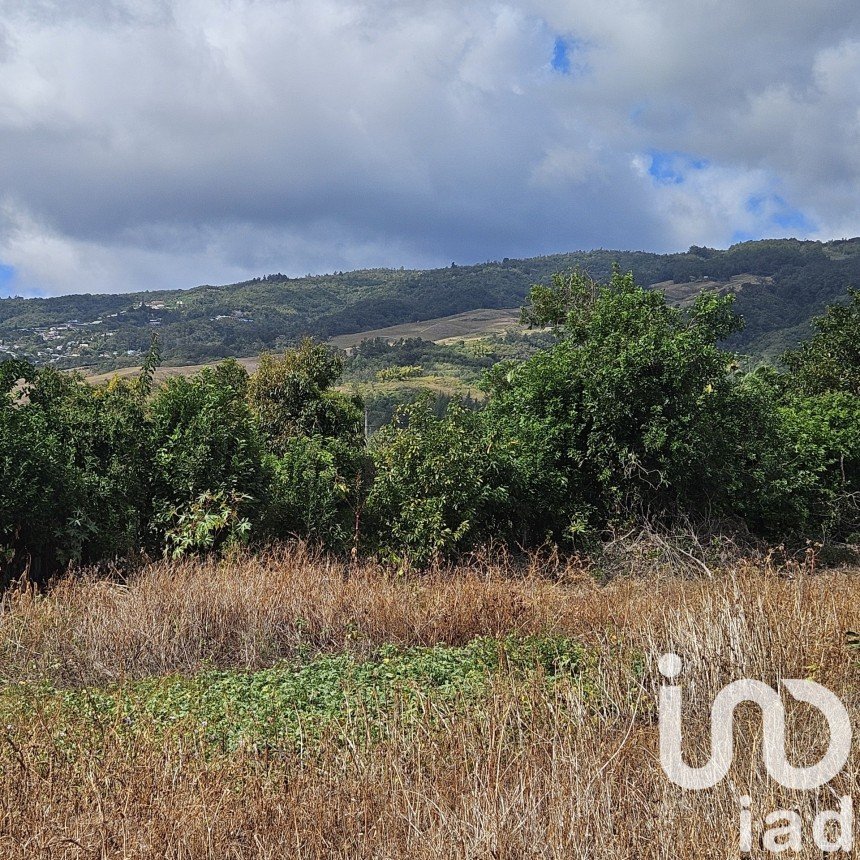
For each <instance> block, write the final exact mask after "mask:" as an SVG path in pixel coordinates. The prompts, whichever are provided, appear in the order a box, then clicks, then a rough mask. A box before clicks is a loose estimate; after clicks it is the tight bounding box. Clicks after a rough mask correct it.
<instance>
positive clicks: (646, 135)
mask: <svg viewBox="0 0 860 860" xmlns="http://www.w3.org/2000/svg"><path fill="white" fill-rule="evenodd" d="M858 75H860V9H858V8H857V7H856V4H855V3H854V0H827V2H825V0H809V2H807V3H805V4H785V3H784V2H781V0H762V2H760V3H757V4H748V3H743V2H740V0H724V2H721V3H717V2H715V0H700V2H699V3H696V4H692V5H691V4H689V3H688V2H681V0H604V2H601V3H597V2H596V0H587V2H584V3H580V4H575V5H574V4H570V3H569V2H567V0H564V2H562V0H557V2H556V0H533V2H521V3H517V4H513V3H499V2H495V0H494V2H488V0H487V2H483V0H478V2H454V0H440V2H438V3H434V4H432V5H428V4H425V3H417V2H414V0H405V2H404V0H398V2H394V0H362V2H355V0H209V2H203V0H185V2H181V3H180V2H179V0H134V2H132V0H98V2H92V0H91V2H87V3H83V2H75V0H67V2H63V3H59V2H51V0H33V2H29V3H27V4H21V3H17V2H13V0H0V261H2V262H3V264H4V265H6V266H10V267H14V271H15V280H14V285H15V288H16V289H17V290H20V291H22V292H27V293H43V294H46V293H56V292H67V291H96V290H110V291H114V290H130V289H139V288H147V287H148V288H162V287H175V286H191V285H193V284H196V283H202V282H226V281H230V280H235V279H240V278H244V277H249V276H253V275H258V274H264V273H266V272H269V271H283V272H288V273H292V274H304V273H306V272H309V271H331V270H334V269H346V268H352V267H356V266H365V265H366V266H370V265H391V266H399V265H407V266H409V265H421V266H424V265H436V264H445V263H449V262H450V261H451V260H452V259H453V260H457V261H458V262H469V261H477V260H484V259H490V258H500V257H502V256H518V255H529V254H537V253H548V252H552V251H560V250H570V249H574V248H587V247H597V246H601V247H624V248H647V249H653V250H673V249H677V248H679V247H685V246H686V245H687V244H693V243H695V244H710V245H725V244H727V243H728V242H730V241H732V238H733V237H734V236H737V235H740V234H743V235H747V234H748V233H750V234H752V235H776V234H781V233H786V232H791V233H794V234H797V235H810V236H822V237H827V236H830V235H834V236H842V235H854V234H857V233H860V202H858V196H857V194H856V189H857V187H858V181H860V148H858V147H857V146H856V141H857V136H858V131H860V127H858V125H860V93H859V92H858V90H857V87H856V81H857V80H858ZM750 200H761V201H762V202H761V204H760V205H758V206H753V207H752V208H750V206H749V205H748V202H749V201H750Z"/></svg>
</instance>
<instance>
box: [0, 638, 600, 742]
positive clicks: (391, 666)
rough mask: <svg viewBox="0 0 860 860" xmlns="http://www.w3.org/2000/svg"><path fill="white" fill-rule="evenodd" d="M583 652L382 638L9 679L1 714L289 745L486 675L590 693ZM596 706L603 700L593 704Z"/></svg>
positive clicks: (527, 644)
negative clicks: (234, 663) (88, 674)
mask: <svg viewBox="0 0 860 860" xmlns="http://www.w3.org/2000/svg"><path fill="white" fill-rule="evenodd" d="M591 662H592V661H591V659H590V655H589V653H588V651H587V650H586V649H585V648H584V647H583V646H582V645H580V644H579V643H578V642H575V641H574V640H572V639H568V638H565V637H516V636H509V637H506V638H504V639H493V638H489V637H480V638H477V639H474V640H472V641H471V642H469V643H468V644H466V645H462V646H458V647H452V646H448V645H436V646H433V647H429V648H408V649H403V650H401V649H399V648H397V647H396V646H393V645H387V646H384V647H383V648H381V649H380V651H379V652H378V653H377V654H374V655H372V657H370V658H369V659H365V660H356V659H355V658H354V657H353V656H351V655H348V654H337V655H327V656H322V657H317V658H315V659H313V660H311V661H309V662H307V663H305V664H294V665H290V664H283V665H280V666H276V667H274V668H272V669H265V670H262V671H258V672H253V673H249V672H235V671H227V672H204V673H200V674H197V675H194V676H192V677H190V678H181V677H167V678H155V679H147V680H144V681H136V682H132V683H127V684H124V685H122V686H117V687H113V688H108V689H105V690H90V689H88V690H67V691H59V690H53V689H51V688H37V687H28V686H21V685H14V686H12V687H11V688H9V689H8V690H6V691H0V716H2V717H3V720H4V723H6V722H9V721H17V719H19V718H20V717H21V715H22V714H24V713H26V714H27V715H28V716H29V715H31V714H32V713H33V712H34V711H35V712H41V713H44V712H45V711H46V710H49V709H50V710H52V711H54V713H55V717H56V724H58V725H59V726H61V727H62V728H61V732H60V734H59V735H58V737H57V744H58V746H59V747H60V748H62V746H63V744H64V743H67V742H68V739H69V735H71V734H73V733H74V732H72V731H69V728H70V727H71V726H72V725H74V726H75V727H76V730H77V731H78V732H80V731H82V730H85V729H84V727H85V726H86V725H92V726H100V725H103V724H104V722H105V721H106V720H107V721H109V722H110V725H111V726H112V727H114V728H115V730H116V731H120V732H123V733H126V734H127V735H128V736H129V737H133V736H134V734H135V732H137V731H150V732H151V731H152V730H153V729H155V731H157V732H159V733H164V732H166V731H168V730H175V729H177V728H179V729H180V730H182V729H184V730H186V731H189V732H190V733H191V734H192V736H195V737H197V738H199V739H200V740H201V741H203V742H204V743H205V744H206V745H217V746H219V747H221V748H227V749H235V748H236V747H238V746H241V745H246V744H256V745H260V746H265V747H268V748H272V747H274V748H276V749H282V750H284V751H292V750H295V749H300V748H302V747H303V746H304V745H305V744H306V743H307V742H308V741H309V740H311V739H313V738H316V737H319V735H320V733H321V732H323V731H326V730H335V731H336V730H338V729H340V730H341V731H346V732H347V733H348V736H349V737H350V739H351V740H352V741H353V742H355V741H356V740H358V741H359V742H360V741H361V739H362V738H379V737H380V736H384V733H385V730H386V729H385V727H386V725H390V723H391V719H392V717H393V716H394V715H397V718H398V719H400V720H403V721H405V722H406V723H407V724H408V723H414V722H417V721H419V720H426V719H427V718H428V709H427V707H426V706H427V704H428V702H431V703H433V704H435V705H437V706H444V705H445V704H450V705H453V706H454V707H457V708H463V707H480V706H481V703H482V702H483V701H485V699H486V697H487V696H488V695H489V694H490V693H491V691H492V688H493V683H494V681H495V682H498V679H499V678H500V677H503V678H504V680H505V681H506V682H507V683H510V684H521V685H524V686H525V685H528V686H533V685H535V684H541V685H545V686H546V687H549V688H552V687H553V686H556V685H562V684H565V683H567V684H573V685H575V687H576V689H578V690H579V691H581V693H582V694H584V696H585V697H586V698H588V697H590V696H593V695H594V693H593V689H594V685H593V681H592V680H591V679H590V677H589V670H590V666H591ZM598 704H599V703H598Z"/></svg>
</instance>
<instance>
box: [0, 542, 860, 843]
mask: <svg viewBox="0 0 860 860" xmlns="http://www.w3.org/2000/svg"><path fill="white" fill-rule="evenodd" d="M858 598H860V577H859V576H858V571H856V570H853V569H849V568H846V569H842V570H835V571H824V572H814V571H813V570H812V569H811V566H810V565H795V566H794V567H791V568H785V567H783V568H781V569H774V568H772V567H771V566H770V565H769V564H767V563H766V561H760V562H756V563H748V564H737V565H734V566H732V567H730V568H727V569H725V570H721V571H719V573H718V574H715V575H714V576H706V575H701V576H698V577H691V576H687V577H678V576H671V575H668V573H660V572H659V570H658V571H652V572H651V573H650V574H649V575H648V576H643V577H635V576H625V577H621V578H618V579H616V580H614V581H612V582H610V583H609V584H606V585H600V584H598V583H597V582H596V581H595V580H594V579H593V578H592V577H591V576H590V575H588V573H587V572H585V571H583V570H582V569H580V568H579V567H577V566H576V565H565V564H561V563H559V562H558V561H557V560H556V561H552V560H549V561H548V560H543V561H540V560H538V559H533V560H532V561H531V562H530V563H529V564H516V565H515V564H512V563H500V564H495V563H493V562H491V561H486V560H480V559H479V560H476V561H475V562H474V563H473V564H471V565H468V566H465V567H461V568H459V569H454V568H451V569H449V568H439V569H436V570H431V571H430V572H429V573H427V574H425V575H422V576H416V575H412V574H409V573H405V574H403V573H400V574H398V572H397V571H393V570H388V569H385V568H381V567H378V566H374V565H371V564H366V565H365V564H356V565H344V564H343V563H342V562H339V561H337V560H335V559H330V558H323V557H318V556H315V555H313V554H310V553H308V552H306V551H304V550H302V549H293V550H281V551H277V552H273V553H271V554H269V555H267V556H264V557H261V558H260V559H256V560H255V559H253V558H250V557H245V556H240V557H236V558H233V559H231V560H226V561H222V562H220V563H218V562H215V561H203V562H184V563H176V564H168V563H157V564H154V565H151V566H148V567H146V568H144V569H142V570H141V571H140V572H138V573H137V574H136V575H135V576H134V577H132V579H130V580H129V581H128V582H126V583H125V584H118V583H109V582H105V581H103V580H98V579H95V578H86V577H85V578H83V579H81V580H77V581H74V580H69V581H67V582H64V583H61V584H60V585H59V586H58V587H57V588H56V589H55V590H54V591H53V592H52V593H51V594H50V595H48V596H38V595H34V594H32V593H27V592H19V593H9V594H7V595H6V597H5V598H4V599H3V609H2V614H0V678H2V679H3V686H2V692H0V711H2V718H0V719H2V723H3V725H4V726H5V728H3V729H2V732H1V733H0V776H2V781H0V856H3V857H10V858H30V857H60V858H66V857H69V858H72V857H75V858H84V857H98V858H102V857H104V858H120V857H122V858H156V857H158V858H163V857H169V858H198V857H207V858H281V857H286V856H297V857H404V858H405V857H410V858H411V857H419V858H439V857H442V858H447V857H451V858H453V857H475V858H484V857H486V858H497V857H505V858H522V857H553V858H555V857H557V858H562V857H606V858H610V857H612V858H617V857H627V858H650V857H655V858H656V857H719V858H728V857H735V856H737V854H738V851H737V822H738V804H737V797H738V796H739V795H740V794H741V793H749V794H750V795H752V797H753V814H754V818H755V820H756V821H758V817H760V816H761V815H763V814H764V813H765V812H766V811H769V810H770V809H774V808H777V807H791V806H794V805H797V807H798V809H800V810H801V811H802V812H803V813H804V814H806V813H808V812H812V811H813V810H814V809H815V808H816V807H817V806H818V805H820V806H821V807H822V808H833V807H834V806H835V803H834V802H833V793H832V792H830V791H829V790H825V789H822V790H821V792H818V793H816V792H812V793H796V794H792V793H791V792H788V791H786V790H784V789H780V788H779V787H778V786H777V785H776V784H775V783H773V782H771V781H769V780H768V778H767V776H766V774H765V772H764V770H763V768H762V766H761V761H760V755H759V754H758V752H757V750H758V744H759V742H760V738H761V721H760V718H759V717H758V716H757V714H756V712H755V709H753V708H742V709H741V710H740V711H739V713H738V720H737V725H736V738H737V750H738V752H737V756H736V760H735V765H734V767H733V769H732V771H731V773H730V778H729V779H728V780H726V781H725V782H723V783H721V784H720V785H719V786H717V787H716V788H714V789H711V790H709V791H705V792H700V793H684V792H681V791H680V790H679V789H677V788H676V787H674V786H672V785H671V784H670V783H669V782H668V781H667V779H666V777H665V776H664V775H663V773H662V770H661V769H660V766H659V762H658V759H657V725H656V716H655V693H656V690H657V687H658V685H659V676H658V675H657V672H656V658H657V656H658V655H659V654H661V653H663V652H665V651H667V650H670V649H672V650H675V651H676V652H677V653H679V654H680V655H682V656H683V658H684V660H685V669H684V673H683V675H682V684H683V686H684V695H685V707H686V711H685V725H684V732H685V745H686V749H687V750H688V752H687V756H688V759H690V758H694V757H695V755H696V752H697V751H698V753H699V754H700V755H701V754H702V752H703V751H704V749H705V748H706V747H707V746H708V744H709V742H710V727H709V724H708V719H709V709H710V703H711V701H712V699H713V696H714V695H715V693H716V692H717V690H718V689H719V688H720V687H721V686H722V685H724V684H725V683H727V682H728V681H730V680H734V679H736V678H739V677H752V678H759V679H761V680H764V681H766V682H767V683H770V684H773V683H775V682H776V681H777V680H778V679H779V678H781V677H802V678H812V679H814V680H817V681H819V682H820V683H823V684H826V685H827V686H828V687H830V688H831V689H832V690H833V691H834V692H836V693H837V694H838V695H839V696H840V697H841V698H842V700H843V702H844V703H845V705H846V707H847V708H848V710H849V713H850V714H851V715H852V718H853V719H855V720H856V718H857V717H858V715H860V695H858V690H860V685H858V681H860V668H858V661H857V658H856V654H855V652H854V651H853V650H852V649H851V647H849V645H848V644H847V643H846V637H845V633H846V631H847V630H856V629H857V627H858V624H860V599H858ZM789 712H790V714H789V716H790V719H789V733H788V737H789V738H790V744H791V749H790V750H789V757H790V758H791V760H792V761H793V762H797V763H804V762H805V761H806V760H809V759H813V758H817V753H818V752H820V750H821V748H822V743H823V741H825V740H826V728H825V727H824V726H823V724H820V723H823V721H820V720H819V719H817V718H815V717H814V716H810V712H809V711H808V710H805V709H804V708H803V706H798V707H796V708H793V709H792V708H789ZM857 760H858V759H857V754H856V753H855V755H854V756H852V759H851V760H850V761H849V765H848V767H847V768H846V770H845V771H844V772H843V773H842V775H841V776H840V777H838V778H837V780H836V781H835V782H834V783H833V784H832V788H833V792H836V793H837V794H840V793H847V794H853V795H854V797H855V799H856V798H860V772H858V770H857V766H856V761H857ZM756 816H758V817H756ZM799 856H809V857H812V856H820V854H818V855H816V854H812V853H809V854H801V855H799Z"/></svg>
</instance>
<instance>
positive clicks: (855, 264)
mask: <svg viewBox="0 0 860 860" xmlns="http://www.w3.org/2000/svg"><path fill="white" fill-rule="evenodd" d="M613 263H617V264H618V265H619V266H620V267H621V268H622V269H623V270H632V271H633V272H634V274H635V276H636V280H637V281H638V282H639V283H643V284H649V285H650V284H660V285H661V287H664V288H667V289H668V292H669V293H670V295H672V294H673V293H674V294H675V295H676V297H677V299H678V300H679V301H684V300H686V299H688V298H689V296H690V293H691V292H695V291H697V290H698V289H701V288H703V287H706V286H709V287H716V288H718V289H722V290H726V289H731V290H733V291H735V292H737V294H738V304H737V308H738V310H739V311H740V312H741V313H742V314H743V315H744V316H745V317H746V319H747V329H746V331H745V332H744V333H743V334H742V335H740V336H739V337H738V338H737V339H736V341H735V343H734V344H733V346H736V347H737V348H739V349H742V350H744V351H746V352H750V353H753V354H760V355H771V356H772V355H776V354H779V352H781V351H782V350H783V349H784V348H786V347H788V346H791V345H793V344H794V343H796V342H797V340H798V339H799V338H800V337H802V336H803V335H805V334H806V333H807V330H808V328H807V327H808V323H809V320H810V318H811V317H812V316H814V315H816V314H818V313H820V312H821V311H822V309H823V308H824V306H825V305H826V304H828V303H830V302H833V301H834V300H835V299H838V298H839V297H840V296H842V295H844V293H845V291H846V289H847V287H849V286H852V285H854V286H858V285H860V238H855V239H850V240H839V241H834V242H827V243H821V242H802V241H798V240H795V239H780V240H763V241H759V242H744V243H741V244H738V245H733V246H732V247H731V248H729V249H728V250H726V251H716V250H713V249H709V248H699V247H696V246H693V247H692V248H690V250H689V251H688V252H686V253H682V254H665V255H660V254H651V253H646V252H638V251H637V252H631V251H609V250H597V251H588V252H577V253H570V254H556V255H552V256H545V257H535V258H531V259H525V260H511V259H507V258H506V259H504V260H502V261H501V262H488V263H481V264H478V265H474V266H455V265H453V264H452V266H451V267H450V268H445V269H433V270H427V271H411V270H403V269H401V270H394V269H367V270H362V271H356V272H346V273H344V272H338V273H336V274H332V275H318V276H308V277H302V278H287V277H286V276H283V275H280V274H276V275H269V276H267V277H265V278H256V279H254V280H251V281H246V282H244V283H240V284H232V285H228V286H221V287H213V286H201V287H196V288H194V289H190V290H167V291H157V292H144V293H126V294H121V295H75V296H63V297H58V298H50V299H19V298H12V299H4V300H2V301H0V357H6V356H8V355H10V354H12V355H18V356H21V357H26V358H29V359H31V360H34V361H37V362H39V363H52V364H56V365H58V366H61V367H74V366H89V367H91V368H94V369H102V370H107V369H110V368H111V367H116V366H122V365H125V364H136V363H139V362H138V361H137V356H139V355H140V354H141V352H142V351H144V350H145V349H146V348H147V346H148V343H149V338H150V333H151V332H153V331H158V332H159V333H160V335H161V341H162V348H163V356H164V359H165V361H166V362H168V363H173V364H182V363H185V364H195V363H203V362H206V361H211V360H213V359H218V358H223V357H226V356H231V355H235V356H249V355H254V354H256V353H259V352H261V351H262V350H266V349H278V348H281V347H284V346H286V345H288V344H290V343H293V342H295V341H296V340H297V339H298V338H299V337H301V336H302V335H304V334H311V335H314V336H316V337H320V338H331V337H335V336H338V335H344V334H352V333H355V332H363V331H369V330H373V329H379V328H383V327H386V326H393V325H400V324H403V323H413V322H417V321H419V320H428V319H434V318H438V317H444V316H449V315H453V314H459V313H463V312H465V311H470V310H475V309H477V308H488V309H501V308H514V307H517V306H519V305H520V304H522V302H523V300H524V299H525V297H526V294H527V292H528V289H529V286H530V285H531V284H533V283H538V282H546V281H548V280H549V278H550V276H551V275H552V274H553V273H554V272H558V271H566V270H570V269H573V268H577V267H578V268H583V269H585V270H586V271H588V272H589V274H590V275H591V276H592V277H594V278H596V279H603V278H605V277H606V276H607V275H608V274H609V272H610V270H611V267H612V265H613Z"/></svg>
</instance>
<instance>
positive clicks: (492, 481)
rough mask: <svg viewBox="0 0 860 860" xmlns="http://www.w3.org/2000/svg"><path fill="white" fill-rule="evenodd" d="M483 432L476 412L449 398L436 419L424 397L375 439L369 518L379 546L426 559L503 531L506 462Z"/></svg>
mask: <svg viewBox="0 0 860 860" xmlns="http://www.w3.org/2000/svg"><path fill="white" fill-rule="evenodd" d="M485 431H486V427H485V424H484V422H483V420H482V418H481V415H480V414H479V413H475V412H472V411H470V410H468V409H464V408H463V407H462V406H460V405H459V404H457V403H456V402H452V403H450V404H449V405H448V408H447V410H446V411H445V413H444V415H443V416H442V417H441V418H437V417H436V416H435V415H434V413H433V406H432V403H431V402H430V401H429V399H424V400H421V401H419V402H417V403H414V404H411V405H409V406H406V407H404V408H403V409H401V410H400V411H399V412H398V414H397V415H396V416H395V420H394V422H393V423H392V424H390V425H389V426H388V427H384V428H383V429H382V430H380V431H379V433H377V434H376V436H374V438H373V445H372V453H373V459H374V463H375V465H376V480H375V481H374V483H373V488H372V490H371V492H370V497H369V498H368V505H367V515H368V523H369V527H370V528H369V530H370V534H371V536H372V541H373V543H374V544H375V545H376V546H377V547H378V548H381V549H382V550H384V551H385V552H387V553H390V554H392V555H395V556H399V557H402V556H405V557H407V558H409V559H411V560H413V561H426V560H427V559H430V558H434V557H437V556H450V555H452V554H455V553H456V552H458V551H461V550H465V549H469V548H471V547H473V546H474V545H475V544H476V543H479V542H481V541H487V540H490V539H493V538H499V537H505V536H506V535H507V533H508V528H507V527H506V526H507V521H508V519H509V515H510V510H509V494H508V489H507V486H506V482H507V476H506V474H505V469H504V463H505V461H504V459H502V458H499V457H497V456H496V455H495V453H494V452H493V450H492V440H491V439H490V438H489V437H488V436H487V435H486V432H485Z"/></svg>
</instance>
